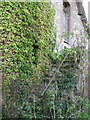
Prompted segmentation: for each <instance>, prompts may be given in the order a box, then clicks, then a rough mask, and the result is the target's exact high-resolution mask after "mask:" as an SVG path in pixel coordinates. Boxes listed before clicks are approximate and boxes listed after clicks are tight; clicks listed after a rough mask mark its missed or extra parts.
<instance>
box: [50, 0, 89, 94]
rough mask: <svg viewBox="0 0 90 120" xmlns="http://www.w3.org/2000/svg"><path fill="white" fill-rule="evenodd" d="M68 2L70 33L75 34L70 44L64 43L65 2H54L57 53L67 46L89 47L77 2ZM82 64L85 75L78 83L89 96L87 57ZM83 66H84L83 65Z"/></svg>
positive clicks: (82, 75) (80, 76) (80, 89)
mask: <svg viewBox="0 0 90 120" xmlns="http://www.w3.org/2000/svg"><path fill="white" fill-rule="evenodd" d="M67 2H68V3H69V4H70V6H69V7H70V11H69V17H68V18H69V23H68V26H69V33H70V34H71V33H73V35H70V36H69V44H67V43H65V42H64V38H63V37H62V36H63V31H64V28H63V26H64V16H63V0H62V1H60V2H59V1H57V2H55V1H52V3H53V5H54V7H55V9H56V15H55V28H56V48H55V52H56V51H60V50H61V49H63V48H64V47H65V46H66V47H67V48H69V47H71V46H73V45H74V46H77V45H80V46H84V47H85V46H86V47H87V46H88V43H87V40H86V38H85V37H84V26H83V23H82V21H81V16H80V15H78V7H77V4H76V2H75V0H67ZM81 57H82V58H81V63H80V67H82V68H83V69H84V68H85V69H84V70H83V73H82V74H81V73H79V82H78V86H77V87H78V90H79V91H83V93H84V94H88V92H87V91H88V82H87V79H86V78H85V77H86V75H85V74H86V73H88V72H87V63H88V60H84V59H85V55H82V56H81ZM82 64H83V65H82Z"/></svg>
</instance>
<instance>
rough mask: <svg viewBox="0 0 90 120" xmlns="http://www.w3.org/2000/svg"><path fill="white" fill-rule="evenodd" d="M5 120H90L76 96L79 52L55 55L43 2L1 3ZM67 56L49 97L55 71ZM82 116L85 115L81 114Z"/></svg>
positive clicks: (48, 8)
mask: <svg viewBox="0 0 90 120" xmlns="http://www.w3.org/2000/svg"><path fill="white" fill-rule="evenodd" d="M0 6H1V8H2V26H1V27H0V30H1V45H2V74H3V116H2V117H3V118H51V119H52V118H89V116H88V105H89V101H88V100H84V99H83V98H82V96H81V95H80V94H81V93H79V92H78V91H77V82H78V81H77V80H78V74H77V73H78V71H79V67H78V64H79V62H80V61H79V57H80V56H79V54H80V52H81V51H80V49H78V48H71V49H64V50H62V51H60V54H59V55H58V54H57V53H53V49H54V45H55V28H54V15H55V10H54V8H53V6H52V4H51V3H47V2H25V3H24V2H15V3H14V2H2V3H1V4H0ZM67 54H68V56H67V58H66V59H65V61H64V62H63V64H62V66H61V68H60V69H59V70H58V72H57V73H56V75H55V78H54V80H53V81H52V83H51V84H50V86H49V88H48V89H47V91H46V92H45V93H44V94H43V96H41V94H42V92H43V90H44V89H45V87H46V86H47V85H48V83H49V81H50V80H51V79H52V77H53V75H54V73H55V71H56V69H57V67H58V66H59V64H60V63H61V61H62V60H63V59H64V57H65V56H66V55H67ZM83 113H84V114H83Z"/></svg>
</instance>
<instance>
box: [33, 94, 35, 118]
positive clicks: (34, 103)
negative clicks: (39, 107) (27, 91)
mask: <svg viewBox="0 0 90 120" xmlns="http://www.w3.org/2000/svg"><path fill="white" fill-rule="evenodd" d="M33 102H34V107H33V109H34V118H35V119H36V111H35V106H36V105H35V103H36V98H35V95H34V100H33Z"/></svg>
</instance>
